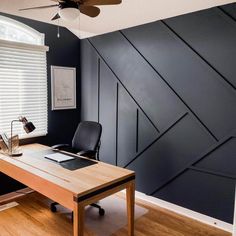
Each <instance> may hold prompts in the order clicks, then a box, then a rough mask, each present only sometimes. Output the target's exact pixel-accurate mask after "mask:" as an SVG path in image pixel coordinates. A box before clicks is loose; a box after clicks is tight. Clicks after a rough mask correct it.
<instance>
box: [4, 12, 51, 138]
mask: <svg viewBox="0 0 236 236" xmlns="http://www.w3.org/2000/svg"><path fill="white" fill-rule="evenodd" d="M47 50H48V48H47V47H46V46H44V35H43V34H41V33H39V32H37V31H35V30H33V29H31V28H29V27H28V26H26V25H23V24H21V23H19V22H16V21H13V20H11V19H9V18H6V17H3V16H0V132H6V133H8V134H10V123H11V120H14V119H16V118H18V117H19V116H20V115H23V116H25V117H26V118H27V119H28V120H30V121H32V122H33V123H34V125H35V127H36V129H35V131H34V132H32V133H30V134H25V132H24V131H23V128H22V125H21V124H17V123H15V124H14V134H19V136H20V138H26V137H33V136H34V137H35V136H43V135H46V134H47V61H46V51H47Z"/></svg>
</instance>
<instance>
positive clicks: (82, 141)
mask: <svg viewBox="0 0 236 236" xmlns="http://www.w3.org/2000/svg"><path fill="white" fill-rule="evenodd" d="M101 134H102V126H101V124H99V123H97V122H93V121H83V122H81V123H80V124H79V125H78V127H77V130H76V132H75V134H74V137H73V140H72V145H68V144H58V145H55V146H53V147H52V148H53V149H57V150H58V149H59V150H63V151H67V152H72V153H76V154H78V155H80V156H85V157H88V158H91V159H95V160H98V161H99V148H100V138H101ZM56 205H58V203H56V202H54V203H52V204H51V206H50V208H51V211H52V212H56V211H57V208H56ZM91 206H92V207H96V208H98V209H99V215H100V216H103V215H104V214H105V210H104V209H103V208H102V207H101V206H99V205H98V204H95V203H93V204H91Z"/></svg>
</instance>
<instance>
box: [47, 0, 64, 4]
mask: <svg viewBox="0 0 236 236" xmlns="http://www.w3.org/2000/svg"><path fill="white" fill-rule="evenodd" d="M51 1H53V2H59V3H60V2H66V0H51Z"/></svg>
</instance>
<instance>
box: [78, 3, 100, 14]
mask: <svg viewBox="0 0 236 236" xmlns="http://www.w3.org/2000/svg"><path fill="white" fill-rule="evenodd" d="M79 10H80V12H81V13H83V14H85V15H87V16H90V17H96V16H98V15H99V14H100V9H99V8H98V7H93V6H84V5H80V6H79Z"/></svg>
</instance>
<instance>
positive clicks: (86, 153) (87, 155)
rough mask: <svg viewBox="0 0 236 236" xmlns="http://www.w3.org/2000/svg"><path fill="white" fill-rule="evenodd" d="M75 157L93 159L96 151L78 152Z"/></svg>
mask: <svg viewBox="0 0 236 236" xmlns="http://www.w3.org/2000/svg"><path fill="white" fill-rule="evenodd" d="M77 155H80V156H85V157H94V158H95V156H96V151H91V150H86V151H80V152H78V153H77Z"/></svg>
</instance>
